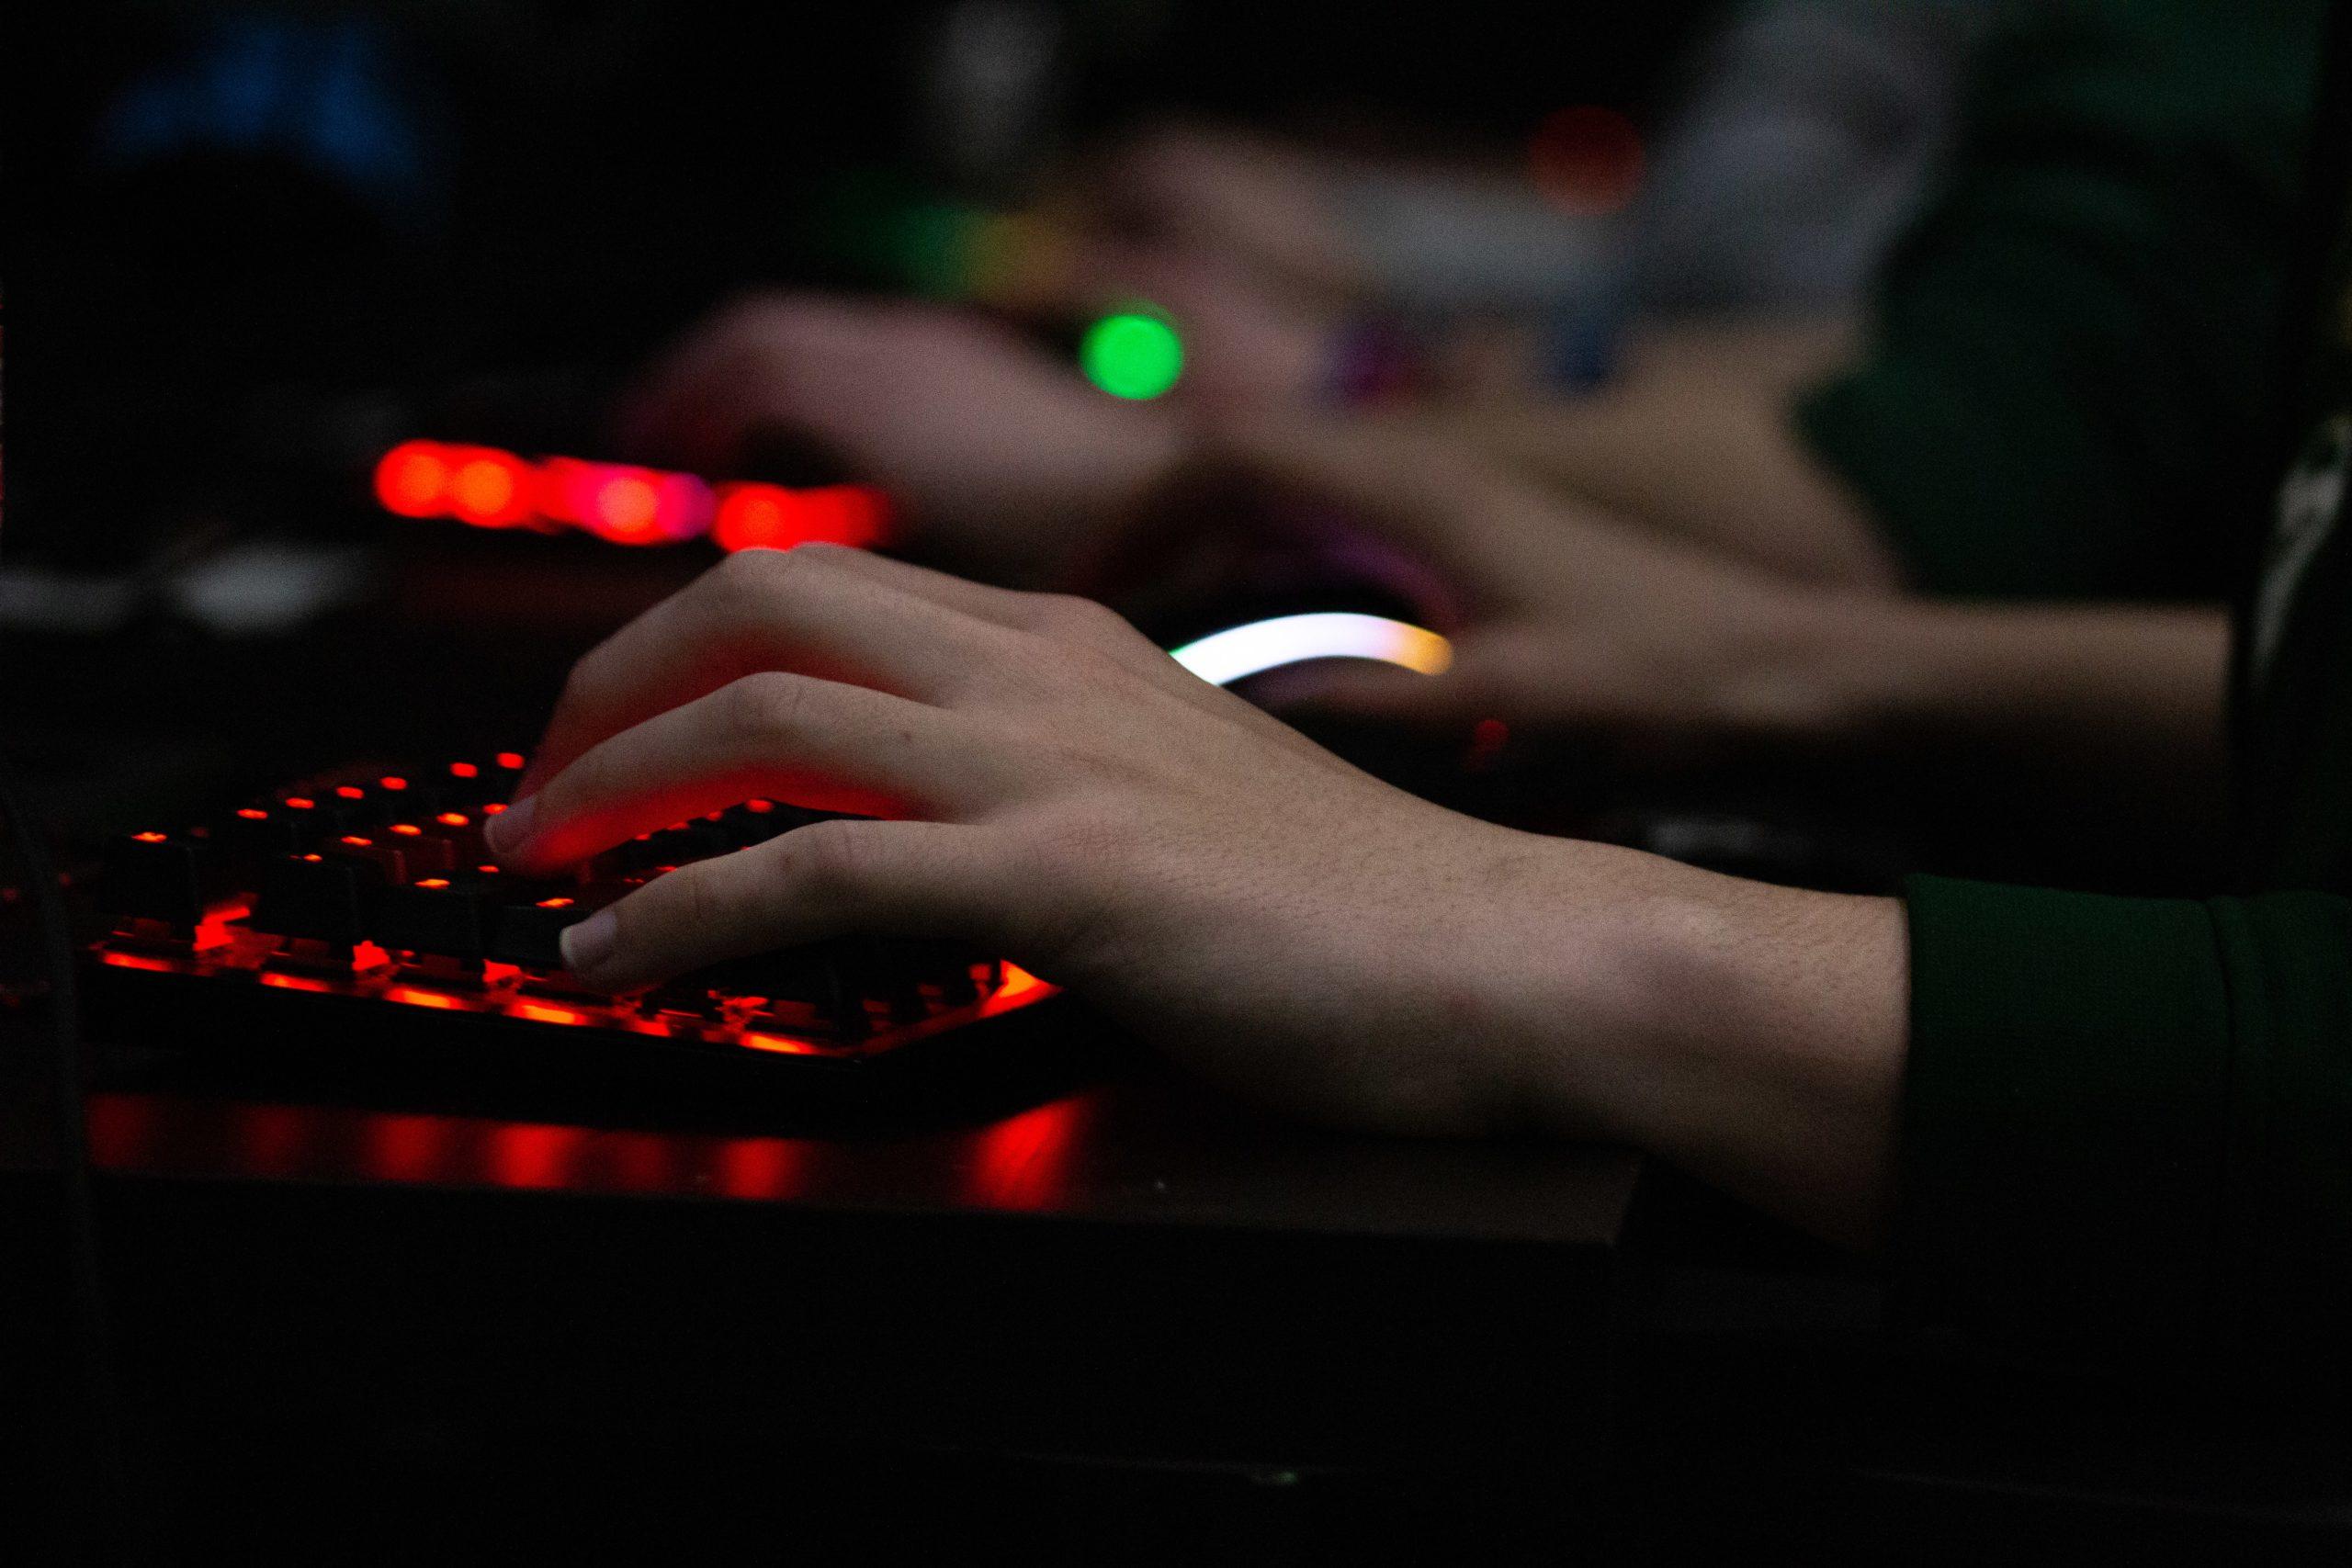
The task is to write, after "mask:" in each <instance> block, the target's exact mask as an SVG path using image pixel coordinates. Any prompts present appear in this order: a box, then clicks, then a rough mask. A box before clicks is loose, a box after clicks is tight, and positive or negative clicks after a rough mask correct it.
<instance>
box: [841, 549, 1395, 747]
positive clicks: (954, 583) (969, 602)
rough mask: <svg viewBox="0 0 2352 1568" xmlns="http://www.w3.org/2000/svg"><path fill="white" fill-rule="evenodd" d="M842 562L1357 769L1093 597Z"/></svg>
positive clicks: (882, 561) (868, 559)
mask: <svg viewBox="0 0 2352 1568" xmlns="http://www.w3.org/2000/svg"><path fill="white" fill-rule="evenodd" d="M842 570H845V571H855V572H858V573H861V574H863V575H865V576H866V577H868V578H870V579H872V580H873V581H876V582H880V583H886V584H888V585H889V586H890V587H892V588H895V589H898V590H900V591H902V592H907V593H909V594H912V595H915V596H917V597H921V598H925V599H929V600H930V601H932V602H933V603H934V604H938V605H939V606H940V607H941V608H942V609H945V610H951V611H954V612H956V613H957V614H959V615H970V616H972V617H973V618H975V619H977V620H983V621H987V622H989V623H990V624H992V625H995V626H1002V627H1004V628H1005V629H1007V630H1008V631H1014V632H1023V633H1027V634H1030V635H1032V636H1037V637H1046V638H1048V639H1049V640H1052V641H1055V642H1058V643H1061V644H1063V645H1064V646H1067V647H1075V648H1088V649H1094V650H1095V651H1096V652H1099V653H1102V654H1103V655H1105V656H1107V657H1108V658H1110V659H1111V660H1113V661H1114V663H1116V664H1118V665H1119V667H1120V668H1122V669H1124V670H1128V671H1133V672H1134V673H1136V674H1137V675H1140V676H1142V677H1143V678H1144V679H1146V680H1148V681H1149V682H1151V683H1152V684H1153V685H1154V686H1157V687H1158V688H1159V689H1160V690H1161V691H1164V692H1168V693H1170V694H1173V695H1175V696H1178V697H1180V698H1182V700H1183V701H1184V702H1186V703H1188V704H1190V705H1193V706H1194V707H1197V708H1199V709H1201V710H1202V711H1204V712H1207V713H1215V714H1217V715H1219V716H1223V717H1225V718H1227V719H1230V720H1232V721H1233V722H1235V723H1238V724H1241V725H1243V726H1245V727H1247V728H1250V729H1252V730H1255V731H1256V732H1257V733H1259V734H1261V735H1262V736H1264V737H1266V738H1267V739H1270V740H1272V741H1274V742H1276V743H1277V744H1279V745H1281V746H1283V747H1284V748H1285V749H1287V750H1292V751H1294V752H1296V753H1298V754H1299V755H1301V756H1306V757H1311V758H1312V759H1314V760H1315V761H1318V762H1322V763H1325V764H1328V765H1329V766H1331V767H1333V768H1335V769H1338V770H1340V771H1343V772H1349V773H1352V772H1354V771H1355V770H1353V769H1352V768H1350V767H1349V766H1348V764H1347V763H1345V762H1343V761H1340V759H1339V758H1337V757H1334V756H1333V755H1331V753H1330V752H1329V751H1327V750H1324V749H1323V748H1322V747H1320V746H1317V745H1316V744H1315V742H1313V741H1312V740H1309V739H1307V738H1306V736H1304V735H1301V734H1300V733H1299V732H1298V731H1297V730H1295V729H1293V728H1291V727H1290V726H1289V725H1286V724H1284V723H1283V722H1282V720H1280V719H1278V718H1275V717H1274V716H1272V715H1270V714H1267V713H1265V712H1263V711H1262V710H1261V709H1259V708H1258V707H1256V706H1254V705H1250V703H1247V702H1244V701H1242V700H1241V699H1240V698H1238V697H1235V696H1233V695H1231V694H1227V693H1224V692H1221V691H1220V690H1219V689H1218V688H1217V687H1216V686H1213V685H1211V684H1210V683H1209V682H1205V681H1203V680H1201V679H1200V678H1199V677H1198V676H1195V675H1194V674H1193V673H1192V672H1191V671H1188V670H1186V669H1185V668H1184V667H1183V666H1182V665H1181V664H1179V663H1177V662H1176V661H1175V660H1172V659H1170V658H1169V657H1168V654H1167V652H1166V650H1165V649H1161V648H1160V647H1159V644H1157V643H1155V642H1153V641H1152V640H1151V639H1150V638H1148V637H1145V636H1144V635H1143V634H1142V633H1141V632H1138V631H1136V629H1135V627H1133V626H1129V625H1128V624H1127V622H1126V621H1125V619H1123V618H1122V617H1121V616H1120V615H1118V613H1117V612H1115V611H1114V610H1111V609H1108V608H1106V607H1104V606H1103V605H1102V604H1096V603H1095V602H1094V601H1093V600H1091V599H1081V598H1077V597H1074V596H1072V595H1069V594H1061V593H1023V592H1017V591H1015V590H1013V589H1009V588H992V587H989V585H988V584H986V583H981V582H973V581H968V580H967V579H964V578H960V577H951V576H949V575H948V574H947V573H945V572H942V571H933V570H930V569H929V568H926V567H920V566H915V565H913V564H911V563H910V562H907V561H899V560H892V559H889V558H887V557H884V556H876V555H864V554H862V555H859V556H857V557H855V558H848V559H844V560H843V561H842Z"/></svg>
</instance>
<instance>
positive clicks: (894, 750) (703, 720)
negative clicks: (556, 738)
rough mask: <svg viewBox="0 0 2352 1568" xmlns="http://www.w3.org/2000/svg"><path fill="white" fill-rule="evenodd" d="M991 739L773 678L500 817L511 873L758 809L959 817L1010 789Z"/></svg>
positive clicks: (720, 695) (862, 694)
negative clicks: (764, 803)
mask: <svg viewBox="0 0 2352 1568" xmlns="http://www.w3.org/2000/svg"><path fill="white" fill-rule="evenodd" d="M983 739H984V732H983V731H982V730H981V729H980V728H979V727H978V726H977V725H975V724H973V723H972V722H971V721H970V720H968V719H966V718H963V717H961V716H957V715H955V714H951V713H948V712H946V711H945V710H944V709H940V708H934V707H930V706H927V705H923V704H922V703H913V702H909V701H907V700H906V699H905V698H903V697H895V696H891V695H889V694H887V693H883V692H876V691H871V690H869V689H867V688H865V687H863V686H850V685H844V684H842V683H841V682H836V681H820V680H815V679H812V678H810V677H809V676H805V675H788V674H783V673H780V672H775V671H767V672H763V673H761V674H757V675H751V676H746V677H745V678H744V679H742V680H741V681H737V682H733V683H732V684H730V685H728V686H726V687H723V688H721V689H720V690H718V691H717V692H713V693H711V694H708V695H707V696H704V697H700V698H697V699H696V700H695V701H694V702H691V703H688V704H686V705H684V706H682V707H674V708H671V709H669V710H668V711H666V712H664V713H661V714H657V715H655V716H653V717H651V718H649V719H647V720H646V721H645V722H644V723H642V724H639V725H636V726H634V727H632V728H628V729H626V730H624V731H622V732H621V733H620V734H618V735H616V736H613V737H612V738H610V739H606V740H603V741H600V742H598V743H597V744H596V745H595V746H594V747H592V748H591V749H590V750H588V751H587V752H586V753H585V754H584V755H582V757H581V758H580V759H579V760H578V761H574V762H573V763H571V765H570V766H569V767H566V768H564V769H563V770H562V771H561V772H560V773H557V774H556V775H555V777H553V778H552V779H550V780H548V784H547V785H546V787H544V788H543V789H541V790H539V791H538V792H537V794H536V795H531V796H529V797H527V798H526V799H525V800H523V801H522V802H520V803H518V804H516V805H515V806H512V807H508V808H507V809H506V810H505V811H504V812H503V813H501V814H500V815H498V816H496V817H493V818H491V835H490V842H491V848H492V850H494V851H495V852H497V853H498V855H499V858H500V859H501V860H503V861H504V862H505V863H507V864H509V865H512V866H514V867H515V868H516V869H517V870H522V871H526V872H531V873H545V872H548V871H553V870H556V869H558V868H560V867H562V866H566V865H571V864H573V863H577V862H579V861H582V860H584V859H586V858H587V857H588V856H590V855H593V854H594V853H596V852H599V851H601V850H605V849H609V848H611V847H612V846H613V845H615V844H617V843H620V842H622V841H624V840H628V839H630V838H633V837H635V836H636V835H637V834H639V833H650V832H652V831H654V830H655V829H660V828H665V827H668V826H669V825H670V824H672V823H674V822H682V821H684V820H686V819H688V818H694V817H697V816H700V815H702V814H703V813H705V812H708V811H717V810H720V809H723V808H725V807H729V806H734V805H737V804H739V803H740V802H741V801H744V800H749V799H752V798H754V797H763V798H773V799H780V800H786V801H790V802H791V803H793V804H794V805H796V806H805V807H811V808H813V809H816V810H820V811H856V812H863V813H866V814H869V815H877V816H903V815H910V814H917V815H926V816H928V815H944V816H951V817H952V816H959V815H965V814H969V813H973V812H976V811H978V810H980V809H983V808H985V807H987V806H988V805H989V804H990V803H992V802H993V801H995V800H997V799H999V798H1001V796H1002V795H1003V794H1004V793H1005V792H1006V791H1007V789H1009V788H1010V787H1011V778H1012V770H1011V768H1010V767H1008V766H999V765H997V764H996V763H994V762H993V761H992V758H993V757H994V755H995V753H994V752H992V751H991V750H989V748H988V747H987V746H986V745H985V744H984V743H983Z"/></svg>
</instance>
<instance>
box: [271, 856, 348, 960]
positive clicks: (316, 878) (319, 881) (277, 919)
mask: <svg viewBox="0 0 2352 1568" xmlns="http://www.w3.org/2000/svg"><path fill="white" fill-rule="evenodd" d="M375 880H376V879H375V877H374V875H373V874H372V871H371V869H370V868H369V867H368V865H367V864H366V863H363V862H357V861H350V860H343V859H334V858H330V857H328V856H325V855H322V854H304V855H288V856H285V857H284V858H282V859H279V860H275V861H272V862H270V863H269V864H268V865H266V866H265V867H264V868H263V870H262V879H261V897H259V899H257V900H256V901H255V903H254V912H253V916H252V919H251V920H250V922H249V923H250V924H251V925H252V926H253V928H254V930H255V931H266V932H268V933H269V934H271V935H272V936H282V937H291V938H297V939H300V940H302V941H307V942H327V943H330V944H333V945H335V946H339V947H349V946H351V945H352V944H353V943H355V942H362V941H365V940H366V938H367V926H368V922H367V919H366V909H365V905H364V902H363V898H364V896H365V895H366V894H367V893H368V892H370V891H372V887H371V885H372V884H373V883H374V881H375Z"/></svg>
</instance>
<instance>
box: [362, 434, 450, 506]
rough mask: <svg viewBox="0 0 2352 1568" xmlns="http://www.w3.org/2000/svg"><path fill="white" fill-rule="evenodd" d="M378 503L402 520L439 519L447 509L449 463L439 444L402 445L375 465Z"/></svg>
mask: <svg viewBox="0 0 2352 1568" xmlns="http://www.w3.org/2000/svg"><path fill="white" fill-rule="evenodd" d="M376 499H377V500H378V501H379V502H382V503H383V506H384V510H385V511H387V512H391V513H398V514H399V515H401V516H402V517H438V516H441V515H442V514H443V513H446V512H447V509H448V501H449V459H448V456H447V454H446V453H444V452H443V451H442V449H441V446H440V444H439V443H437V442H433V441H403V442H401V444H400V445H399V446H395V447H393V448H392V449H391V450H390V451H389V452H387V453H385V454H384V456H383V457H382V458H381V459H380V460H379V461H378V463H377V464H376Z"/></svg>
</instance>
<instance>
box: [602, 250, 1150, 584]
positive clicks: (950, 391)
mask: <svg viewBox="0 0 2352 1568" xmlns="http://www.w3.org/2000/svg"><path fill="white" fill-rule="evenodd" d="M624 426H625V434H624V441H625V442H626V443H627V445H628V446H630V447H631V448H632V449H634V450H636V451H638V452H639V453H641V454H642V455H644V456H645V457H649V458H659V459H663V460H669V461H674V462H679V463H683V464H684V465H686V466H688V467H690V468H696V469H699V470H701V471H703V472H705V473H711V474H724V473H728V472H729V471H731V470H732V469H733V468H735V466H736V465H737V464H738V463H739V462H740V461H741V458H742V457H743V454H744V451H745V448H746V446H747V445H748V444H749V443H750V442H751V441H752V439H753V438H754V437H756V436H757V435H759V434H763V433H766V432H775V433H780V434H786V435H790V436H793V437H797V438H798V439H801V440H805V441H809V442H813V443H814V444H816V445H817V446H820V447H823V448H826V449H828V450H830V451H831V452H832V453H833V454H835V455H836V456H837V457H839V459H840V460H841V461H842V463H843V464H845V465H846V466H847V467H848V468H850V469H851V470H852V471H853V473H854V476H855V477H856V478H858V479H865V480H867V481H870V482H872V483H876V484H878V485H880V486H882V487H883V488H884V489H886V490H888V491H889V492H890V493H891V495H892V497H893V499H894V500H895V501H896V502H898V503H899V506H900V507H901V508H902V509H903V510H904V511H905V512H906V513H907V514H908V515H909V517H910V520H911V522H912V524H913V525H914V527H915V528H916V529H917V530H918V532H919V533H920V534H921V536H922V539H923V542H924V543H925V544H927V545H929V546H932V547H936V548H938V549H939V550H941V551H942V552H944V553H945V554H947V555H949V556H951V557H953V558H956V559H960V560H968V561H972V562H974V563H976V564H979V565H985V566H988V567H990V568H991V569H993V570H995V571H996V572H998V573H1001V575H1005V576H1008V577H1012V578H1016V579H1023V580H1037V579H1042V578H1050V577H1054V576H1057V575H1058V566H1059V563H1060V561H1061V560H1062V559H1063V558H1066V557H1067V556H1069V554H1071V553H1072V552H1076V551H1080V550H1082V549H1083V548H1085V547H1087V545H1088V544H1089V543H1090V542H1091V539H1092V537H1093V534H1094V531H1095V530H1096V528H1097V527H1098V525H1099V520H1100V519H1103V518H1104V517H1107V516H1109V515H1111V514H1113V513H1116V512H1117V511H1118V510H1119V509H1120V508H1121V507H1122V506H1123V505H1125V502H1126V501H1127V499H1128V498H1129V497H1130V495H1131V494H1132V493H1134V491H1136V490H1137V489H1138V488H1140V487H1141V486H1142V485H1144V484H1145V483H1146V482H1148V479H1149V478H1150V477H1151V476H1153V475H1155V474H1156V473H1158V472H1159V471H1160V469H1161V468H1164V467H1165V465H1166V464H1167V462H1168V461H1169V457H1170V454H1171V453H1172V452H1173V450H1174V449H1175V446H1176V444H1177V437H1176V434H1175V433H1174V430H1173V427H1172V425H1171V424H1170V421H1169V420H1168V418H1167V416H1166V415H1165V414H1164V413H1163V412H1161V411H1159V410H1157V409H1150V408H1146V407H1142V406H1139V405H1136V404H1129V403H1122V402H1119V401H1118V400H1115V399H1113V398H1111V397H1109V396H1107V395H1105V394H1104V393H1103V392H1100V391H1098V390H1096V389H1094V388H1093V387H1091V386H1089V385H1088V384H1087V383H1086V382H1085V381H1084V380H1083V379H1082V378H1080V376H1079V375H1078V373H1077V372H1076V371H1075V370H1074V369H1072V368H1069V367H1064V366H1061V365H1058V364H1057V363H1055V362H1054V360H1053V359H1052V358H1050V357H1049V356H1047V355H1046V354H1045V353H1043V352H1042V351H1040V350H1038V349H1036V348H1035V347H1033V346H1031V345H1030V344H1027V343H1025V342H1023V340H1022V339H1021V338H1019V337H1017V336H1015V335H1014V334H1013V333H1012V332H1010V331H1008V330H1006V329H1004V328H1002V327H1000V326H997V325H995V324H993V323H991V322H989V321H983V320H980V319H978V318H977V317H972V316H967V315H965V314H962V313H959V312H956V311H952V310H944V309H941V308H937V307H932V306H919V305H871V304H857V303H852V302H848V301H843V300H836V299H820V298H815V297H809V296H757V297H753V298H751V299H743V300H740V301H738V302H737V303H736V304H734V305H732V306H730V307H729V308H728V309H726V310H722V311H720V312H719V313H718V315H716V316H714V317H713V318H712V319H711V320H710V321H707V322H706V323H704V324H703V325H702V326H701V327H699V328H697V329H696V330H695V332H694V333H692V334H691V335H689V337H688V338H687V339H686V341H685V342H684V344H682V345H680V346H679V347H678V348H677V349H676V350H675V351H673V353H672V354H671V355H669V356H668V357H667V358H665V359H664V360H663V361H662V363H661V364H660V365H659V366H657V367H655V368H654V370H653V371H652V372H651V373H650V375H649V376H648V377H647V378H646V380H645V382H644V384H643V385H642V387H641V388H640V389H639V391H638V393H637V394H636V396H635V398H634V400H633V401H632V403H631V405H630V406H629V408H628V412H627V414H626V416H625V419H624Z"/></svg>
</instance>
